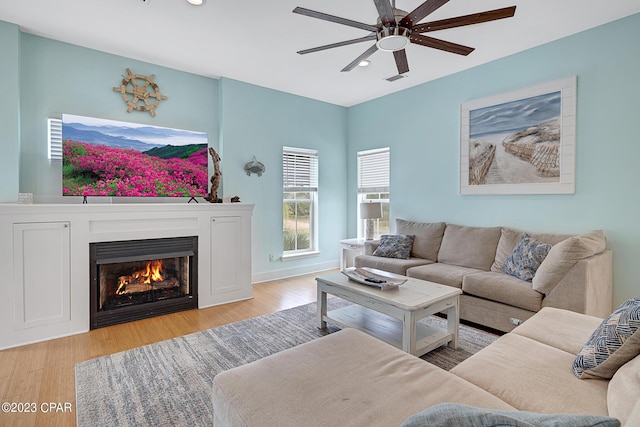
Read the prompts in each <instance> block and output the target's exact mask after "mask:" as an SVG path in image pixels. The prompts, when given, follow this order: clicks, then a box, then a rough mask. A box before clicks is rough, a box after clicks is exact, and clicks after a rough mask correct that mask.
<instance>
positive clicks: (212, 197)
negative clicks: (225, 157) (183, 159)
mask: <svg viewBox="0 0 640 427" xmlns="http://www.w3.org/2000/svg"><path fill="white" fill-rule="evenodd" d="M209 155H210V156H211V160H212V161H213V175H211V190H210V191H209V195H208V196H207V197H205V198H204V199H205V200H206V201H207V202H210V203H222V202H223V200H222V199H221V198H219V197H218V188H219V187H220V181H221V180H222V171H221V170H220V155H219V154H218V153H217V152H216V150H214V149H213V147H209ZM228 201H230V202H231V203H238V202H240V197H238V196H233V197H231V198H229V199H228Z"/></svg>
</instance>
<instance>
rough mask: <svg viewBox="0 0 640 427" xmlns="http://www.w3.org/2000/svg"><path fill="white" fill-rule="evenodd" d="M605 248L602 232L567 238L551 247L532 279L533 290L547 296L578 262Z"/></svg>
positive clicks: (597, 231)
mask: <svg viewBox="0 0 640 427" xmlns="http://www.w3.org/2000/svg"><path fill="white" fill-rule="evenodd" d="M605 247H606V240H605V236H604V232H603V231H602V230H596V231H592V232H589V233H587V234H583V235H581V236H576V237H569V238H568V239H565V240H563V241H562V242H560V243H557V244H555V245H553V247H552V248H551V250H550V251H549V254H548V255H547V257H546V258H545V260H544V261H543V262H542V264H540V267H539V268H538V271H537V272H536V275H535V277H534V278H533V281H532V283H533V289H535V290H536V291H538V292H542V293H543V294H548V293H549V292H550V291H551V290H552V289H553V288H554V286H556V285H557V284H558V282H560V281H561V280H562V278H563V277H564V276H565V275H566V274H567V272H568V271H569V270H571V268H572V267H573V266H574V265H575V264H576V263H577V262H578V261H580V260H581V259H584V258H588V257H590V256H593V255H596V254H598V253H600V252H602V251H604V250H605Z"/></svg>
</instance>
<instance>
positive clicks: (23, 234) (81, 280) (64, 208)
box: [0, 203, 253, 349]
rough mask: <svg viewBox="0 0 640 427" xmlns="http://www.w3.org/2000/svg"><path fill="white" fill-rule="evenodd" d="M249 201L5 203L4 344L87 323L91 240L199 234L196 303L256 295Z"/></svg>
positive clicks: (1, 231) (1, 230) (1, 228)
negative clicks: (252, 273) (253, 289)
mask: <svg viewBox="0 0 640 427" xmlns="http://www.w3.org/2000/svg"><path fill="white" fill-rule="evenodd" d="M252 213H253V205H252V204H247V203H197V204H196V203H189V204H187V203H183V204H176V203H154V204H151V203H144V204H143V203H139V204H115V203H114V204H98V203H96V204H85V205H83V204H59V205H51V204H33V205H19V204H0V276H1V277H2V280H0V295H3V298H0V349H4V348H9V347H15V346H19V345H24V344H28V343H32V342H38V341H44V340H48V339H52V338H57V337H61V336H66V335H72V334H77V333H81V332H86V331H88V330H89V322H90V319H89V308H90V307H89V299H90V298H89V286H90V285H91V284H90V277H89V244H90V243H92V242H109V241H122V240H138V239H154V238H165V237H182V236H197V237H198V268H197V271H198V307H199V308H203V307H208V306H213V305H218V304H224V303H228V302H232V301H238V300H243V299H249V298H252V296H253V293H252V286H251V216H252Z"/></svg>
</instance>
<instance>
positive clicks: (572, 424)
mask: <svg viewBox="0 0 640 427" xmlns="http://www.w3.org/2000/svg"><path fill="white" fill-rule="evenodd" d="M434 426H437V427H502V426H505V427H506V426H509V427H540V426H545V427H620V421H618V420H617V419H615V418H611V417H603V416H598V415H573V414H541V413H537V412H526V411H498V410H493V409H484V408H475V407H473V406H467V405H462V404H459V403H441V404H439V405H435V406H432V407H430V408H428V409H425V410H424V411H422V412H418V413H417V414H414V415H412V416H410V417H409V418H407V419H406V420H405V422H404V423H402V425H401V426H400V427H434Z"/></svg>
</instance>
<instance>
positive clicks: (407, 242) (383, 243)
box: [373, 234, 415, 259]
mask: <svg viewBox="0 0 640 427" xmlns="http://www.w3.org/2000/svg"><path fill="white" fill-rule="evenodd" d="M414 237H415V235H413V234H384V235H382V236H380V245H378V247H377V248H376V250H375V251H373V255H375V256H381V257H385V258H400V259H409V257H410V256H411V247H412V246H413V238H414Z"/></svg>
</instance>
